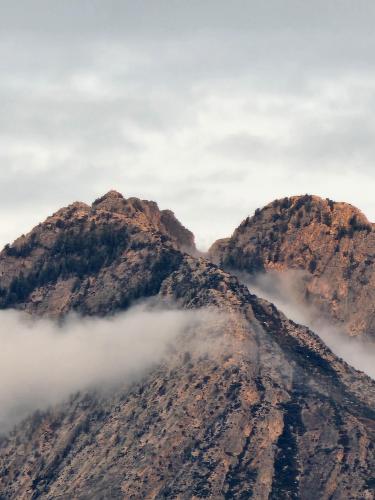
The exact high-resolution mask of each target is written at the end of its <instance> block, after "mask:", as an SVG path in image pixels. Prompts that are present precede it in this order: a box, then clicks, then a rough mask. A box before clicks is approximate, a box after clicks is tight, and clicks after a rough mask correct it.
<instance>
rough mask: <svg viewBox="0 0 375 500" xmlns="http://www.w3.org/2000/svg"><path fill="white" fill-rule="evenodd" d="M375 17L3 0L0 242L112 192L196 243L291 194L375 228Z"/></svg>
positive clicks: (275, 8) (323, 8)
mask: <svg viewBox="0 0 375 500" xmlns="http://www.w3.org/2000/svg"><path fill="white" fill-rule="evenodd" d="M372 13H375V7H374V5H373V3H372V2H370V1H366V0H365V1H363V2H362V1H361V2H359V3H358V4H356V5H354V4H353V2H349V1H341V2H338V1H332V2H328V3H327V2H322V1H317V2H314V3H313V4H311V5H310V4H307V3H301V2H298V1H297V0H286V1H285V2H282V3H281V2H279V1H276V0H271V1H269V2H259V1H250V2H244V1H242V0H236V1H234V2H230V3H228V2H224V1H219V2H217V1H215V2H214V1H211V0H209V1H207V2H204V3H202V2H198V1H195V0H194V1H192V2H189V3H188V4H187V5H183V4H181V2H178V3H173V2H172V3H171V2H169V3H166V2H164V1H162V0H155V2H152V4H150V2H143V1H140V2H130V1H127V0H125V1H120V0H111V1H108V2H106V3H105V4H104V3H103V2H100V1H98V0H94V1H92V2H88V1H82V2H73V1H70V0H68V1H66V2H60V3H55V4H54V5H52V4H51V2H48V1H47V0H36V1H35V2H34V3H33V9H30V6H29V4H28V2H25V1H20V2H11V1H10V0H6V1H5V2H3V3H2V16H1V19H0V33H1V35H0V69H1V73H2V75H3V78H2V79H1V82H0V100H1V103H2V109H1V114H0V137H1V138H2V139H1V140H0V183H1V186H2V188H3V189H2V193H3V196H2V197H1V200H0V216H1V217H2V220H3V221H4V222H3V227H2V229H1V232H0V244H5V243H7V242H8V241H11V240H13V239H15V238H16V237H17V236H18V234H19V233H20V232H24V231H25V230H26V229H27V227H24V226H26V223H25V224H23V225H22V227H21V226H19V225H18V221H20V220H21V219H22V214H25V212H26V213H27V221H28V222H27V223H28V224H30V225H34V224H37V223H38V222H40V219H41V217H42V215H43V216H44V214H45V215H47V214H48V213H49V212H54V211H56V210H57V209H58V208H60V206H64V205H67V204H68V203H70V202H71V201H74V200H76V199H79V200H82V201H86V202H88V201H91V200H93V199H95V198H97V197H98V196H100V195H101V194H103V193H104V192H106V191H107V190H108V189H110V188H115V189H117V190H119V191H122V192H123V193H124V195H125V196H140V197H142V198H148V199H153V200H156V201H158V203H159V204H160V206H161V207H162V208H171V209H173V210H174V211H175V212H176V214H178V215H179V216H180V218H181V219H182V222H183V223H184V224H185V225H187V226H188V227H189V228H190V229H191V230H193V232H194V233H196V236H197V241H198V245H199V246H201V247H207V246H208V245H209V244H210V243H212V242H213V240H215V239H216V238H218V237H223V236H227V235H228V234H230V233H231V232H232V231H233V228H234V227H235V226H236V225H237V224H238V223H239V222H240V221H241V220H242V219H243V218H245V217H246V216H247V215H248V214H249V213H251V212H253V211H254V210H255V208H257V207H258V206H262V205H264V204H266V203H268V202H269V201H271V200H272V199H273V198H275V197H281V196H286V195H292V194H296V193H305V192H314V193H315V194H320V195H322V196H323V197H326V196H329V197H330V198H332V199H339V200H344V199H346V200H347V201H349V202H350V203H353V204H356V205H358V206H359V208H361V209H362V210H363V211H364V212H366V214H367V215H368V216H369V218H370V219H371V218H375V202H374V199H373V196H372V193H373V191H374V187H375V185H374V183H375V181H374V178H373V175H372V172H373V165H374V160H375V151H374V147H373V140H372V137H373V131H374V128H375V124H374V121H373V116H374V107H375V101H374V99H373V89H374V82H375V71H374V65H373V54H374V53H375V36H374V33H373V26H372V15H371V14H372ZM343 169H344V170H345V177H344V176H342V171H343ZM228 177H231V181H230V183H228V182H227V179H228ZM207 179H209V180H208V181H207ZM182 187H183V188H184V193H183V196H182V195H181V189H182ZM213 200H214V201H215V203H213Z"/></svg>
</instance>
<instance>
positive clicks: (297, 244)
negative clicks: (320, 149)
mask: <svg viewBox="0 0 375 500" xmlns="http://www.w3.org/2000/svg"><path fill="white" fill-rule="evenodd" d="M209 255H210V258H211V260H213V261H214V262H216V263H217V264H219V265H221V266H224V267H225V268H227V269H231V270H233V271H245V272H248V273H250V274H253V275H254V274H257V273H261V272H270V271H273V272H279V273H285V272H286V271H291V270H292V271H298V272H299V284H300V287H301V290H300V292H301V294H300V296H301V299H303V300H304V301H305V302H306V303H308V304H313V305H314V306H316V307H317V308H318V310H319V311H320V312H321V313H322V314H323V315H325V316H327V317H328V318H330V319H331V320H333V321H334V322H336V323H338V324H339V325H340V326H341V327H342V328H343V329H345V330H346V331H347V332H348V334H350V335H353V336H355V335H365V336H367V337H368V338H369V339H374V338H375V310H374V302H375V232H374V225H373V224H371V223H370V222H369V221H368V220H367V218H366V217H365V216H364V215H363V214H362V213H361V212H360V211H359V210H358V209H356V208H355V207H353V206H352V205H349V204H347V203H336V202H333V201H331V200H329V199H325V200H324V199H321V198H319V197H317V196H310V195H305V196H293V197H291V198H284V199H281V200H275V201H274V202H272V203H270V204H269V205H267V206H266V207H264V208H263V209H258V210H256V211H255V214H254V215H253V216H252V217H247V218H246V219H245V220H244V221H243V222H242V223H241V224H240V225H239V227H238V228H237V229H236V230H235V231H234V233H233V235H232V236H231V237H230V238H226V239H222V240H219V241H217V242H216V243H214V245H212V247H211V248H210V250H209ZM297 277H298V274H294V279H297Z"/></svg>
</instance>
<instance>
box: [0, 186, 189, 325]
mask: <svg viewBox="0 0 375 500" xmlns="http://www.w3.org/2000/svg"><path fill="white" fill-rule="evenodd" d="M178 250H188V251H192V252H194V251H195V245H194V237H193V235H192V233H191V232H190V231H188V230H187V229H186V228H184V227H183V226H182V225H181V224H180V223H179V222H178V221H177V219H176V218H175V217H174V215H173V213H172V212H171V211H169V210H166V211H160V210H159V209H158V207H157V205H156V203H154V202H150V201H142V200H139V199H137V198H130V199H128V200H125V199H124V198H123V196H122V195H121V194H119V193H117V192H115V191H110V192H109V193H107V194H106V195H105V196H103V197H102V198H100V199H98V200H96V201H95V202H94V203H93V204H92V206H91V207H90V206H88V205H86V204H84V203H73V204H72V205H70V206H69V207H67V208H63V209H61V210H59V211H58V212H56V213H55V214H54V215H52V216H51V217H49V218H48V219H47V220H46V221H45V222H43V223H42V224H39V226H37V227H36V228H34V229H33V230H32V231H31V232H30V233H29V234H27V235H26V236H22V237H21V238H18V239H17V240H16V241H15V242H14V243H13V245H12V246H6V247H5V249H4V250H3V251H2V252H1V254H0V305H1V306H2V307H3V308H4V307H14V308H17V309H25V310H26V311H28V312H32V313H37V314H48V315H50V316H59V315H61V314H64V313H66V312H68V311H71V310H77V311H80V312H81V313H86V314H90V313H91V314H92V313H95V314H108V313H110V312H111V311H115V310H117V309H121V308H124V307H126V305H127V304H128V303H130V302H131V301H132V300H134V299H136V298H139V297H148V296H150V295H154V294H156V293H157V292H158V290H159V288H160V284H161V282H162V281H163V279H164V278H165V277H166V276H167V275H168V274H169V273H170V272H171V271H173V270H174V269H176V268H177V267H178V265H179V262H180V261H181V258H182V253H181V252H180V251H178Z"/></svg>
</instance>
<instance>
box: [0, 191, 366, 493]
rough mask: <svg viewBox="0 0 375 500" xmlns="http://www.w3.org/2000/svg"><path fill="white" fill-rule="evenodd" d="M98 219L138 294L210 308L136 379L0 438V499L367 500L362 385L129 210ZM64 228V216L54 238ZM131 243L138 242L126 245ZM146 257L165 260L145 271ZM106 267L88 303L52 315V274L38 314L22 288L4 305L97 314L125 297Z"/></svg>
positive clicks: (270, 309) (360, 378) (303, 332)
mask: <svg viewBox="0 0 375 500" xmlns="http://www.w3.org/2000/svg"><path fill="white" fill-rule="evenodd" d="M111 196H112V195H111ZM101 203H102V202H101ZM105 203H107V201H105ZM116 203H117V202H116ZM79 207H81V205H79ZM81 210H82V212H83V213H84V214H87V213H88V212H90V210H92V209H90V208H89V207H86V208H78V205H77V211H75V212H74V213H75V215H73V214H72V218H73V219H76V218H77V219H79V218H80V215H79V214H80V213H81ZM94 211H95V212H96V218H97V219H99V220H100V219H101V217H104V215H103V214H102V213H101V212H99V213H98V208H94ZM103 213H105V214H109V216H107V215H105V218H106V224H109V225H110V226H111V227H112V228H113V231H112V234H117V233H116V230H115V228H116V227H118V228H119V232H120V234H122V231H123V230H124V228H125V227H127V226H128V225H129V227H127V232H126V234H127V238H128V240H127V246H126V249H127V248H129V249H130V248H131V250H125V253H121V257H116V258H115V259H114V261H113V262H116V259H119V261H121V262H122V263H123V266H124V269H125V270H126V269H127V266H132V267H131V269H132V271H133V273H138V274H136V276H141V274H142V273H143V274H144V275H145V276H148V282H150V283H153V284H154V288H152V289H150V288H148V289H146V290H147V293H145V294H151V293H153V294H155V295H157V296H158V297H159V300H160V301H165V302H166V303H168V304H170V303H175V304H177V305H178V306H179V307H181V308H184V309H187V310H189V309H192V310H195V311H197V313H199V311H201V313H202V314H206V312H205V311H206V310H207V309H208V310H210V311H211V313H210V314H209V315H208V316H207V318H206V320H205V321H203V322H202V323H201V324H200V326H199V328H197V327H195V328H192V329H190V330H189V331H187V332H186V333H185V334H184V335H183V336H181V337H180V338H179V339H178V340H177V341H176V342H175V343H174V344H173V345H172V346H171V348H170V351H169V353H168V356H167V359H165V360H164V361H163V362H162V363H161V364H160V365H159V366H157V367H156V368H155V369H153V370H152V371H151V372H149V373H147V374H145V376H144V378H143V379H142V380H140V381H138V382H134V383H133V384H131V385H129V384H126V383H125V382H124V384H123V385H122V386H121V387H117V388H116V390H114V391H113V392H108V391H106V392H104V393H102V392H100V391H97V392H90V393H85V394H77V395H75V396H72V397H71V398H70V400H69V401H66V402H65V403H63V404H61V405H59V406H57V407H54V408H52V409H50V410H49V411H46V412H38V413H37V414H34V415H33V416H31V417H30V418H29V419H27V420H26V421H25V422H23V423H22V424H20V425H19V426H17V428H16V429H15V430H14V431H13V432H12V433H11V434H10V435H9V436H7V437H6V438H4V439H3V440H2V442H1V444H0V492H1V493H0V497H1V498H2V499H6V500H8V499H30V498H33V499H36V498H43V499H55V498H77V499H89V498H90V499H93V498H95V499H112V498H113V499H116V498H123V499H138V498H150V499H151V498H157V499H162V498H181V499H190V498H197V499H198V498H215V499H221V498H222V499H230V498H251V497H252V498H256V499H268V498H271V499H281V498H285V499H288V498H289V499H293V498H294V499H299V498H301V499H306V500H314V499H316V500H318V499H319V500H320V499H327V500H328V499H335V500H337V499H347V498H351V499H362V498H363V499H368V500H370V499H372V498H373V488H374V476H373V473H374V469H375V455H374V432H375V428H374V416H375V415H374V407H375V383H374V382H373V381H372V380H371V379H369V378H368V377H367V376H366V375H364V374H362V373H360V372H358V371H356V370H354V369H353V368H351V367H349V366H348V365H347V364H346V363H345V362H343V361H342V360H340V359H338V358H337V357H336V356H335V355H334V354H333V353H332V352H331V351H330V350H329V349H328V348H327V347H326V346H325V345H324V344H323V343H322V342H321V341H320V339H319V338H318V337H317V336H316V335H315V334H314V333H312V332H311V331H310V330H308V329H307V328H306V327H302V326H299V325H297V324H295V323H293V322H291V321H289V320H288V319H287V318H286V317H285V316H284V315H283V314H281V313H280V312H279V311H277V309H276V308H275V307H274V306H273V305H272V304H270V303H268V302H266V301H264V300H261V299H258V298H257V297H256V296H254V295H252V294H251V293H250V292H249V291H248V289H247V288H246V287H245V286H242V285H241V284H240V283H239V282H238V280H237V278H236V277H234V276H232V275H231V274H228V273H227V272H225V271H223V270H222V269H219V268H218V267H216V266H215V265H214V264H212V263H210V262H209V261H207V260H205V259H202V258H195V257H192V256H190V255H187V254H186V253H182V252H181V251H180V250H179V249H178V248H177V246H176V244H175V243H173V242H172V240H171V238H170V237H167V235H164V236H165V237H164V238H162V236H163V235H159V234H155V235H153V234H152V231H153V230H154V229H153V230H152V231H151V233H150V234H149V229H148V227H149V226H148V225H147V224H149V223H148V222H147V224H146V222H145V223H144V224H145V227H144V230H143V229H142V228H141V226H140V224H137V227H138V229H139V230H138V231H136V230H133V226H132V224H133V225H134V224H135V222H134V221H137V220H138V219H140V220H142V221H144V220H146V219H144V217H143V216H141V215H137V214H138V212H137V213H136V215H135V217H132V218H128V219H127V223H126V226H123V225H121V224H119V222H118V220H119V218H120V219H121V221H122V220H123V219H122V215H121V213H120V212H118V209H116V211H113V212H112V211H111V210H108V206H107V208H106V209H105V210H104V212H103ZM118 214H120V216H119V215H118ZM67 220H70V219H67ZM147 220H148V219H147ZM96 224H98V222H96ZM112 224H113V226H112ZM115 224H119V225H118V226H116V225H115ZM72 225H73V227H76V226H75V222H74V223H73V221H72V220H70V222H69V224H68V225H67V226H65V227H64V228H63V229H62V234H64V231H69V230H70V229H69V228H71V227H72ZM52 226H53V227H55V226H54V224H52ZM99 226H101V225H100V223H99ZM103 227H104V223H103ZM51 231H52V229H51ZM142 232H145V233H146V234H143V236H142V238H143V239H142V240H140V238H141V235H142ZM47 233H48V234H49V232H48V231H47ZM77 234H79V233H77ZM30 237H31V236H28V237H27V238H30ZM38 238H42V236H41V234H40V233H38ZM52 240H53V241H55V240H54V238H52ZM38 241H39V240H38ZM41 241H42V242H44V241H46V240H45V239H41ZM133 241H136V242H137V244H138V243H139V241H143V242H144V244H145V245H149V248H148V247H147V246H146V247H143V246H142V245H140V246H139V248H135V247H133V246H132V245H133ZM52 244H53V243H52ZM121 245H122V243H121ZM39 246H40V244H39V245H38V248H39ZM46 246H47V249H44V248H42V249H39V250H38V251H37V250H36V249H33V250H32V252H31V254H30V255H26V256H20V257H16V256H13V259H21V261H22V262H25V263H27V262H28V261H27V259H28V258H30V257H31V258H33V259H36V260H35V262H38V260H37V256H36V254H37V252H38V255H39V254H42V252H47V253H43V255H50V254H49V253H48V252H49V251H50V250H49V249H50V247H49V246H48V245H46ZM73 247H74V245H73ZM155 250H157V252H155ZM128 252H132V253H131V255H132V259H130V257H129V256H128V255H127V254H128ZM155 253H156V255H164V256H165V260H163V261H157V262H162V264H159V265H157V266H155V265H153V263H154V262H155V261H154V260H151V259H152V258H155V256H154V254H155ZM34 254H35V255H34ZM74 255H75V254H74ZM124 255H125V260H122V259H123V258H124ZM8 257H9V256H6V257H4V259H5V258H8ZM22 259H25V260H22ZM133 259H137V260H136V262H137V266H138V267H137V266H136V267H134V266H133ZM150 260H151V262H150ZM35 262H34V263H31V264H29V268H28V269H32V265H35ZM9 263H10V264H9V265H8V266H7V265H5V264H4V260H2V265H3V267H2V269H3V273H4V274H5V275H6V276H8V274H10V273H11V271H12V272H14V269H15V268H16V265H15V264H14V261H12V260H9ZM11 264H12V265H13V267H12V266H11ZM116 265H117V264H116ZM111 266H113V264H108V265H103V266H102V267H101V268H100V271H99V275H100V273H103V274H102V275H101V276H102V277H101V278H100V279H99V278H98V277H95V287H96V288H95V295H96V297H97V298H96V301H95V302H88V298H87V296H85V297H86V298H85V299H82V300H80V301H76V300H73V299H72V297H70V298H69V300H67V301H64V307H60V308H58V307H57V305H56V304H57V302H56V300H57V299H56V296H55V295H53V294H48V293H45V292H44V291H43V290H44V288H45V289H49V287H51V288H52V289H55V288H56V285H57V284H58V283H59V281H60V277H57V278H56V279H55V282H54V283H51V284H50V283H46V284H44V285H43V286H42V287H39V289H40V288H42V292H41V293H42V302H41V303H42V304H43V307H40V306H38V305H36V304H35V303H33V301H34V300H35V299H34V295H33V293H35V292H31V293H30V295H29V296H28V297H27V298H25V299H24V301H23V302H22V303H18V302H17V303H16V304H15V305H16V306H17V307H23V308H25V309H26V310H28V311H31V312H37V313H38V314H50V313H51V312H53V313H57V312H59V313H62V312H64V313H65V312H68V311H69V310H78V311H80V312H82V313H84V314H87V313H90V314H92V313H99V314H102V313H103V312H106V311H107V309H105V308H103V307H102V306H101V303H104V304H105V305H106V306H105V307H106V308H108V310H110V311H113V310H116V309H120V308H121V307H125V305H126V306H127V305H129V304H131V300H132V299H131V298H130V295H129V299H128V301H126V303H125V302H121V303H120V302H115V304H116V307H114V306H112V307H110V306H109V304H110V303H111V302H110V301H109V300H108V294H111V293H112V291H111V290H108V288H112V287H113V281H112V280H110V278H109V277H110V276H112V274H114V273H117V272H119V268H118V267H111ZM118 266H120V264H118ZM120 269H121V268H120ZM7 273H8V274H7ZM128 276H130V275H128ZM77 277H78V280H79V284H80V285H79V286H80V287H81V286H83V284H82V283H89V285H87V284H85V286H88V287H90V286H93V285H92V284H91V283H90V282H89V281H87V280H88V279H89V278H88V277H87V275H86V274H83V275H82V277H81V278H80V277H79V275H77ZM7 279H8V283H9V280H10V278H9V276H8V278H7ZM61 279H62V278H61ZM90 279H91V281H94V278H93V277H92V276H90ZM137 279H138V278H137ZM137 279H136V280H135V281H132V280H130V279H127V280H125V279H124V280H123V281H122V287H123V289H126V287H129V289H131V290H135V289H137V290H139V289H138V288H136V286H138V285H134V283H138V281H137ZM64 280H65V278H64ZM64 280H62V281H64ZM113 280H114V278H113ZM6 283H7V282H6V281H5V288H4V289H6V286H7V285H6ZM156 283H157V285H156ZM89 289H90V290H93V289H92V288H89ZM74 293H75V292H71V294H74ZM123 293H125V292H123ZM140 293H142V292H139V294H140ZM133 294H134V292H132V296H133ZM139 294H138V295H137V294H135V296H139ZM98 297H99V298H98ZM88 304H93V305H92V306H91V307H89V306H88Z"/></svg>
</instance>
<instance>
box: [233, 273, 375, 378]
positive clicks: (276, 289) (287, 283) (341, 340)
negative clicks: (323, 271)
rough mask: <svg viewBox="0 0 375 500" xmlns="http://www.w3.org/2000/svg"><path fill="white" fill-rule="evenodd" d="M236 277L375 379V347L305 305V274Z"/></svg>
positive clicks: (243, 274)
mask: <svg viewBox="0 0 375 500" xmlns="http://www.w3.org/2000/svg"><path fill="white" fill-rule="evenodd" d="M235 274H237V275H238V277H239V278H240V280H241V281H242V282H243V283H245V284H246V285H247V286H248V288H249V290H250V291H251V292H252V293H254V294H255V295H257V296H259V297H262V298H265V299H267V300H269V301H270V302H272V303H273V304H274V305H275V306H276V307H277V308H278V309H279V310H280V311H282V312H283V313H284V314H285V315H286V316H287V317H288V318H289V319H291V320H293V321H295V322H296V323H299V324H302V325H306V326H308V327H309V328H310V329H311V330H312V331H314V332H315V333H316V334H318V335H319V337H320V338H321V339H322V340H323V341H324V342H325V343H326V344H327V346H328V347H329V348H330V349H331V350H332V351H333V352H334V353H335V354H336V355H337V356H339V357H341V358H342V359H343V360H344V361H346V362H347V363H349V364H350V365H351V366H353V367H354V368H356V369H357V370H361V371H363V372H365V373H367V375H369V376H370V377H372V378H373V379H375V365H374V359H375V344H374V343H370V342H368V341H363V340H362V339H361V338H359V337H348V336H347V335H345V334H344V333H343V332H342V331H341V330H340V328H339V326H337V325H333V324H332V322H330V321H329V319H327V318H325V317H324V316H322V314H321V313H320V312H318V311H317V310H316V309H315V308H314V307H313V306H312V305H311V306H309V305H306V303H303V302H302V300H301V298H300V297H301V290H302V287H301V284H302V281H303V277H304V272H303V271H293V270H290V271H284V272H282V273H279V272H272V271H271V272H270V271H269V272H267V273H261V274H257V275H256V276H251V275H250V274H247V273H235Z"/></svg>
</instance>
